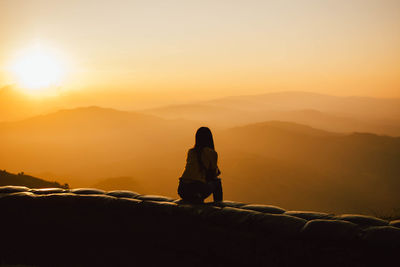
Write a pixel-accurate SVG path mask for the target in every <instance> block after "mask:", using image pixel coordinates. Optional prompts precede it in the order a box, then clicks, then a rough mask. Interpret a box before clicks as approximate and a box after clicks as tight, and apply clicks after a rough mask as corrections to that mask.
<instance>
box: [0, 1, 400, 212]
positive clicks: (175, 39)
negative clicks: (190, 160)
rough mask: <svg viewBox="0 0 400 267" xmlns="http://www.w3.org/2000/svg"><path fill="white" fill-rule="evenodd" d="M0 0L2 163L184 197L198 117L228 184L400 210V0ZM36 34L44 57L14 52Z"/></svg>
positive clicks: (295, 203)
mask: <svg viewBox="0 0 400 267" xmlns="http://www.w3.org/2000/svg"><path fill="white" fill-rule="evenodd" d="M0 10H1V11H2V12H1V13H2V14H1V16H0V170H2V169H6V170H7V171H10V172H14V173H19V172H21V171H23V172H25V173H28V174H31V175H35V176H37V177H40V178H43V179H47V180H49V181H58V182H60V183H62V184H63V183H69V184H70V185H71V186H72V187H97V188H101V189H106V190H111V189H129V190H133V191H138V192H140V193H142V194H163V195H168V196H172V197H177V193H176V187H177V182H178V178H179V176H180V175H181V174H182V171H183V168H184V165H185V157H186V153H187V150H188V149H189V148H190V147H192V146H193V142H194V134H195V131H196V129H197V128H199V127H200V126H209V127H210V128H211V129H212V131H213V133H214V137H215V144H216V150H217V152H218V153H219V164H220V169H221V171H222V175H221V177H222V180H223V186H224V194H225V197H226V199H230V200H236V201H242V202H251V203H265V204H272V205H278V206H282V207H284V208H285V209H288V210H289V209H299V210H319V211H327V212H337V213H351V212H357V213H364V214H374V215H376V214H378V215H379V214H381V215H382V214H383V215H388V216H391V215H392V214H399V213H400V211H399V210H398V207H399V204H400V196H399V194H398V192H399V188H400V180H399V179H398V178H399V177H400V169H399V167H398V166H400V75H399V74H400V49H399V47H400V2H399V1H394V0H376V1H372V0H359V1H358V0H347V1H344V0H338V1H329V0H327V1H311V0H309V1H306V0H303V1H300V0H299V1H222V0H221V1H168V0H167V1H100V0H99V1H81V0H80V1H72V0H71V1H55V0H52V1H50V0H36V1H34V0H32V1H29V0H25V1H22V0H12V1H11V0H0ZM35 45H39V46H40V47H42V48H43V50H42V51H41V53H42V54H41V55H42V56H41V57H33V58H34V59H35V62H33V63H32V62H30V61H29V59H30V58H32V57H31V55H28V56H27V57H23V58H22V59H21V61H18V60H17V61H16V59H18V58H19V55H21V53H22V52H21V51H27V50H29V49H30V48H31V47H32V46H35ZM43 58H45V59H46V60H47V63H46V62H44V63H46V64H42V63H43V60H42V59H43ZM16 62H17V63H18V62H19V63H21V64H20V65H22V66H23V67H21V68H19V69H18V70H19V72H21V73H19V74H20V75H19V76H21V77H23V79H26V80H27V81H26V82H25V84H27V85H29V86H24V85H23V84H24V83H21V81H20V80H18V77H17V76H18V75H17V76H16V75H15V73H13V71H12V68H11V69H10V66H12V65H13V64H15V63H16ZM50 63H51V64H50ZM26 66H29V68H26ZM54 66H60V69H59V70H58V68H55V67H54ZM61 66H62V67H61ZM36 67H38V68H39V67H41V68H40V69H36ZM64 67H65V68H64ZM36 71H37V72H36ZM36 73H39V74H40V79H37V78H38V75H36ZM56 74H57V75H56ZM58 76H60V77H61V76H62V77H63V79H62V80H61V79H56V78H57V77H58ZM31 79H33V80H31ZM28 87H34V89H35V90H34V91H28V90H30V88H28Z"/></svg>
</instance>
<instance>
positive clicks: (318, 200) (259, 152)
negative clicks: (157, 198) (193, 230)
mask: <svg viewBox="0 0 400 267" xmlns="http://www.w3.org/2000/svg"><path fill="white" fill-rule="evenodd" d="M203 125H208V124H202V123H201V124H200V123H198V122H194V121H190V120H182V119H175V120H173V119H162V118H158V117H154V116H148V115H143V116H142V114H141V113H138V112H132V113H131V112H125V111H118V110H113V109H103V108H100V107H86V108H78V109H70V110H65V111H60V112H55V113H50V114H47V115H43V116H37V117H34V118H31V119H28V120H24V121H18V122H8V123H0V146H1V147H2V149H3V150H2V153H0V162H1V163H2V165H3V168H7V169H8V170H20V169H24V170H26V171H27V172H28V171H29V172H30V173H53V174H55V175H56V176H57V177H68V181H67V182H68V183H70V184H71V185H72V186H74V187H90V186H93V185H97V186H98V185H99V183H100V185H101V186H102V187H104V188H116V187H117V186H118V185H122V184H123V185H124V187H128V186H129V185H130V184H132V187H131V188H133V186H134V187H135V188H141V189H142V190H143V192H146V193H147V192H152V193H156V194H164V195H174V194H176V188H177V181H178V178H179V176H180V175H181V174H182V171H183V169H184V166H185V160H186V154H187V150H188V149H189V148H190V147H192V146H193V143H194V134H195V132H196V130H197V129H198V127H200V126H203ZM212 130H213V134H214V138H215V144H216V150H217V152H218V155H219V167H220V169H221V171H222V178H223V181H224V188H225V192H226V195H227V197H228V199H236V200H238V201H250V202H253V203H256V202H258V203H271V202H273V203H277V204H278V205H281V206H284V207H288V208H291V209H302V207H307V208H311V209H313V210H328V211H329V210H330V209H331V208H332V207H337V209H338V210H330V211H331V212H341V213H345V212H347V213H348V212H357V213H364V214H370V213H371V212H369V211H368V209H372V210H386V211H390V209H392V208H393V207H397V206H398V204H397V203H399V201H400V199H399V196H398V192H397V189H396V188H398V187H399V186H400V184H399V180H398V177H399V175H400V173H399V168H398V166H399V164H400V162H399V159H400V154H399V153H400V152H399V151H400V138H395V137H388V136H379V135H376V134H366V133H363V134H361V133H352V134H349V133H334V132H331V131H326V130H321V129H318V128H317V127H311V126H308V125H305V124H301V123H294V122H290V121H268V120H267V121H262V122H258V123H254V124H245V125H241V126H237V127H231V128H225V129H214V128H212ZM3 151H5V153H3ZM121 177H122V178H121ZM126 177H134V179H129V178H126ZM104 178H111V179H108V180H104ZM360 185H362V188H363V189H362V190H360ZM377 185H379V186H377ZM332 203H335V205H333V204H332Z"/></svg>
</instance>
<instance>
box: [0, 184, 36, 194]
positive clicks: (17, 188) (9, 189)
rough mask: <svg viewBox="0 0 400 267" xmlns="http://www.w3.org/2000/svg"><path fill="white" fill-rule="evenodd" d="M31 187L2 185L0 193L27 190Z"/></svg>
mask: <svg viewBox="0 0 400 267" xmlns="http://www.w3.org/2000/svg"><path fill="white" fill-rule="evenodd" d="M27 191H29V188H28V187H26V186H16V185H6V186H0V193H15V192H27Z"/></svg>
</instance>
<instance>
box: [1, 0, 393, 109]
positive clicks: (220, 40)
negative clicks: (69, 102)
mask: <svg viewBox="0 0 400 267" xmlns="http://www.w3.org/2000/svg"><path fill="white" fill-rule="evenodd" d="M0 9H1V10H2V16H1V18H0V33H1V34H0V87H2V85H3V86H5V85H8V84H14V83H15V82H16V81H15V80H13V78H12V77H11V76H12V75H10V73H9V72H8V71H7V69H6V65H7V64H8V63H9V61H10V60H12V59H13V56H14V55H15V54H16V53H18V51H20V50H21V49H24V48H26V47H27V46H30V45H31V44H32V43H34V42H37V41H39V42H41V43H43V44H45V45H48V46H50V47H53V48H54V49H56V50H57V51H59V52H60V53H62V54H63V55H64V56H65V57H66V58H68V60H69V61H70V62H71V65H72V70H71V73H70V74H69V77H68V79H67V80H66V81H65V82H64V84H63V85H62V88H63V92H65V91H71V90H78V91H80V92H85V96H87V97H89V96H88V94H89V95H93V94H94V93H95V92H99V91H102V94H103V95H106V96H104V97H103V98H101V97H99V96H93V98H95V99H97V98H101V99H103V100H104V99H107V98H109V96H110V95H111V96H112V97H111V98H112V105H113V106H114V107H116V108H120V107H125V108H126V107H128V106H129V103H127V102H126V101H124V99H126V97H127V96H128V97H130V98H132V99H133V101H134V102H135V104H136V105H140V106H142V107H143V106H144V104H146V105H147V106H155V104H159V105H160V104H167V103H179V102H185V101H193V100H198V99H201V100H205V99H209V98H215V97H221V96H230V95H242V94H259V93H266V92H275V91H288V90H289V91H293V90H294V91H312V92H317V93H328V94H333V95H360V96H374V97H400V90H399V88H400V75H399V73H400V49H399V47H400V27H399V25H400V2H399V1H395V0H375V1H371V0H349V1H344V0H340V1H311V0H303V1H246V2H243V1H196V2H193V1H169V0H167V1H121V0H119V1H112V2H111V1H54V0H35V1H33V0H32V1H31V0H24V1H22V0H2V1H1V2H0ZM99 101H100V100H99ZM103 102H105V101H103ZM119 102H121V103H119ZM88 104H90V103H88ZM118 104H120V106H118ZM109 105H111V103H110V104H109ZM129 108H132V107H129Z"/></svg>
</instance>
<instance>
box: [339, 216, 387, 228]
mask: <svg viewBox="0 0 400 267" xmlns="http://www.w3.org/2000/svg"><path fill="white" fill-rule="evenodd" d="M336 218H337V219H339V220H344V221H348V222H352V223H355V224H357V225H359V226H361V227H369V226H385V225H388V224H389V222H388V221H385V220H382V219H378V218H376V217H372V216H366V215H357V214H342V215H339V216H336Z"/></svg>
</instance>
